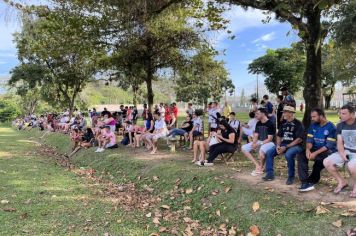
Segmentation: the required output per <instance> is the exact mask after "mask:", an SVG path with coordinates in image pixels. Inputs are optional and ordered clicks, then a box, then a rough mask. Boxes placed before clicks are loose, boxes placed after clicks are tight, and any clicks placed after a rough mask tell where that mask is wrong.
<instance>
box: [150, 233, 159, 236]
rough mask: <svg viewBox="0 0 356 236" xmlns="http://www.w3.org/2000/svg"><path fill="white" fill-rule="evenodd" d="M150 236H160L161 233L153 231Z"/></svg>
mask: <svg viewBox="0 0 356 236" xmlns="http://www.w3.org/2000/svg"><path fill="white" fill-rule="evenodd" d="M150 236H159V234H157V233H152V234H150Z"/></svg>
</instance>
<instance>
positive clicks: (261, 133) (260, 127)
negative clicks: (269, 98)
mask: <svg viewBox="0 0 356 236" xmlns="http://www.w3.org/2000/svg"><path fill="white" fill-rule="evenodd" d="M256 118H257V120H258V122H257V124H256V128H255V130H254V132H253V141H252V142H249V143H247V144H245V145H243V146H242V147H241V150H242V153H243V154H244V155H245V156H246V157H247V158H248V159H250V160H251V161H252V162H253V164H255V170H254V171H252V173H251V175H252V176H257V175H262V174H263V165H264V160H265V155H266V152H267V151H268V150H270V149H271V148H275V145H274V143H273V138H274V135H275V134H276V129H275V125H274V124H273V123H272V122H271V121H270V120H269V119H268V112H267V110H266V109H265V108H258V110H257V112H256ZM258 149H259V151H258V156H259V162H258V161H257V160H256V159H255V158H254V157H253V156H252V154H251V152H252V151H253V150H258Z"/></svg>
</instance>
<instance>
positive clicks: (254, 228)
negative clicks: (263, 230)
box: [250, 225, 260, 236]
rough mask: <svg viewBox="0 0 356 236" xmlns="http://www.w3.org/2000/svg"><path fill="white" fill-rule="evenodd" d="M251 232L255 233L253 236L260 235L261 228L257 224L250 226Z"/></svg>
mask: <svg viewBox="0 0 356 236" xmlns="http://www.w3.org/2000/svg"><path fill="white" fill-rule="evenodd" d="M250 233H251V235H253V236H258V235H260V229H259V228H258V226H257V225H252V226H251V227H250Z"/></svg>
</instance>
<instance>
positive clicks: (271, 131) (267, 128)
mask: <svg viewBox="0 0 356 236" xmlns="http://www.w3.org/2000/svg"><path fill="white" fill-rule="evenodd" d="M255 133H257V134H258V140H260V141H264V140H266V139H267V138H268V135H272V136H274V135H275V134H276V130H275V128H274V125H273V123H272V122H271V121H270V120H267V121H266V122H265V123H262V122H261V121H258V122H257V124H256V128H255Z"/></svg>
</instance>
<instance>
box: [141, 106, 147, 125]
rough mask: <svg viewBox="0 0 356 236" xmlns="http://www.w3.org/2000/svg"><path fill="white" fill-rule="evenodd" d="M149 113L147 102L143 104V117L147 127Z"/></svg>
mask: <svg viewBox="0 0 356 236" xmlns="http://www.w3.org/2000/svg"><path fill="white" fill-rule="evenodd" d="M147 114H148V108H147V104H146V103H145V104H143V111H142V115H141V116H142V119H143V125H144V126H145V127H146V126H147V124H146V123H147Z"/></svg>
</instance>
